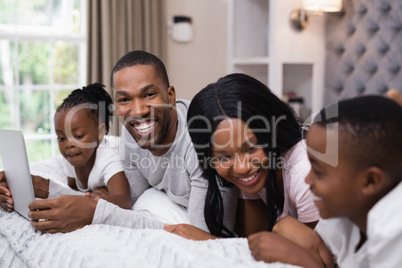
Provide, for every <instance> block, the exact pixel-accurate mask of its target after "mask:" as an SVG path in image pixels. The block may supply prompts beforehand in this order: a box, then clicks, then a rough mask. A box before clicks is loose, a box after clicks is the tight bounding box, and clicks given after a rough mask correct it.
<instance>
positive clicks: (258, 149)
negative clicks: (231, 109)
mask: <svg viewBox="0 0 402 268" xmlns="http://www.w3.org/2000/svg"><path fill="white" fill-rule="evenodd" d="M211 149H212V160H211V161H212V164H213V166H214V168H215V170H216V172H218V174H219V175H220V176H221V177H222V178H224V179H225V180H227V181H229V182H231V183H233V184H234V185H236V186H237V187H238V188H239V189H240V190H241V191H243V192H245V193H248V194H254V193H258V192H259V191H260V190H261V189H262V188H263V187H264V186H265V181H266V178H267V174H268V167H269V159H268V157H267V155H266V153H265V151H264V150H263V148H262V146H261V145H258V141H257V137H256V136H255V135H254V133H253V131H252V130H251V129H250V128H249V127H248V126H247V125H246V124H245V123H244V122H243V121H242V120H241V119H238V118H228V119H225V120H223V121H222V122H220V123H219V125H218V126H217V128H216V130H215V132H214V134H213V135H212V148H211Z"/></svg>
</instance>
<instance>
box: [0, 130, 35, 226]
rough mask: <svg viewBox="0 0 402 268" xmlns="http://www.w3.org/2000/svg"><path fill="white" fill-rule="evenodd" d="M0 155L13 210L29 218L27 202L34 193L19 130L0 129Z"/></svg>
mask: <svg viewBox="0 0 402 268" xmlns="http://www.w3.org/2000/svg"><path fill="white" fill-rule="evenodd" d="M0 155H1V159H2V162H3V168H4V173H5V175H6V181H7V184H8V187H9V189H10V191H11V195H12V197H13V200H14V210H15V211H17V212H18V213H19V214H21V215H22V216H24V217H25V218H27V219H29V218H28V212H29V208H28V204H29V203H31V202H32V201H33V200H35V194H34V190H33V186H32V179H31V172H30V171H29V164H28V158H27V153H26V149H25V141H24V137H23V135H22V132H21V131H18V130H4V129H0Z"/></svg>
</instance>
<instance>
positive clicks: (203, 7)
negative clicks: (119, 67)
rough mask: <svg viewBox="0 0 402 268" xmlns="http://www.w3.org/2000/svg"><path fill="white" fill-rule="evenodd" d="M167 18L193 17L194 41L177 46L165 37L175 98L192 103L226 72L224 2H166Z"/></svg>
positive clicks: (177, 0) (171, 0)
mask: <svg viewBox="0 0 402 268" xmlns="http://www.w3.org/2000/svg"><path fill="white" fill-rule="evenodd" d="M165 7H166V19H167V20H170V21H172V19H173V16H175V15H185V16H189V17H191V18H192V22H193V30H194V38H193V40H192V41H191V42H189V43H177V42H174V41H172V39H171V38H170V37H168V42H167V61H166V69H167V72H168V75H169V79H170V83H171V85H173V86H174V87H175V89H176V96H177V98H184V99H188V100H191V99H192V98H193V97H194V95H195V94H196V93H197V92H198V91H200V90H201V89H202V88H204V87H205V86H206V85H207V84H209V83H212V82H215V81H216V80H217V79H218V78H219V77H221V76H223V75H225V72H226V69H225V67H226V65H225V64H226V1H225V0H165Z"/></svg>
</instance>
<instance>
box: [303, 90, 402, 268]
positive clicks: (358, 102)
mask: <svg viewBox="0 0 402 268" xmlns="http://www.w3.org/2000/svg"><path fill="white" fill-rule="evenodd" d="M338 113H339V114H338V115H337V116H335V117H332V118H325V116H324V112H323V111H322V112H321V119H320V121H317V122H315V123H314V124H313V125H312V126H311V128H310V130H309V132H308V134H307V138H306V142H307V146H308V156H309V159H310V162H311V165H312V169H311V171H310V173H309V175H308V176H307V178H306V182H307V183H308V184H309V185H310V189H311V191H312V192H313V194H314V195H315V204H316V206H317V208H318V209H319V211H320V216H321V217H322V218H323V219H324V220H320V222H319V223H318V225H317V227H316V231H317V232H318V233H319V235H320V236H321V238H322V239H323V240H324V242H325V244H326V245H327V246H328V248H329V249H330V250H331V251H332V253H333V254H334V257H335V259H336V262H337V264H338V265H339V266H340V267H402V254H401V253H402V202H401V201H402V183H401V178H402V108H401V107H400V106H399V105H398V104H397V103H396V102H394V101H392V100H390V99H387V98H384V97H380V96H364V97H358V98H354V99H349V100H343V101H340V102H339V103H338ZM327 117H328V116H327Z"/></svg>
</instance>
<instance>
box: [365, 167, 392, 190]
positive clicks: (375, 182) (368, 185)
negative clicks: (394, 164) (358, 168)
mask: <svg viewBox="0 0 402 268" xmlns="http://www.w3.org/2000/svg"><path fill="white" fill-rule="evenodd" d="M364 175H365V177H364V182H363V189H362V190H363V194H364V195H367V196H369V195H371V196H372V195H376V194H378V193H381V192H383V191H384V189H386V188H387V180H386V177H385V174H384V172H383V171H382V169H380V168H378V167H369V168H368V169H366V171H365V174H364Z"/></svg>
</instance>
